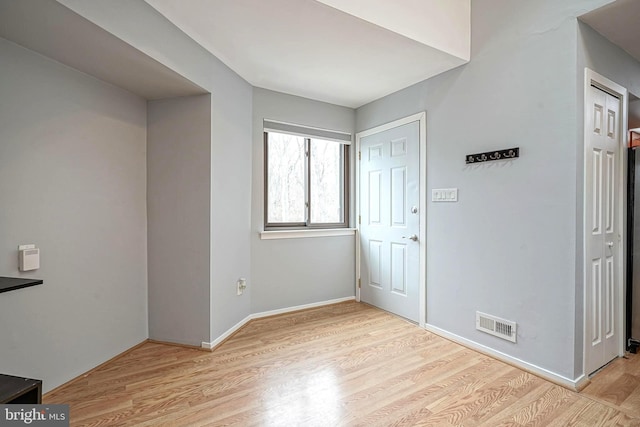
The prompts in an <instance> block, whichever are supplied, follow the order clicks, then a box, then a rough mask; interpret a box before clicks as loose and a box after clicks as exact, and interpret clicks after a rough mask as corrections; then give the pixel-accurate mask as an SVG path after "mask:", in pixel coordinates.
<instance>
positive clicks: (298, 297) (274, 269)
mask: <svg viewBox="0 0 640 427" xmlns="http://www.w3.org/2000/svg"><path fill="white" fill-rule="evenodd" d="M265 118H267V119H272V120H279V121H285V122H289V123H296V124H301V125H307V126H313V127H319V128H325V129H332V130H340V131H344V132H350V133H353V128H354V120H355V114H354V111H353V110H352V109H350V108H345V107H339V106H336V105H331V104H326V103H323V102H318V101H312V100H309V99H305V98H299V97H296V96H291V95H285V94H282V93H277V92H272V91H269V90H266V89H259V88H255V89H254V91H253V187H252V194H253V196H252V208H251V212H252V222H251V229H252V233H251V272H252V283H253V285H252V287H253V289H252V291H251V292H252V293H251V311H252V312H253V313H258V312H263V311H268V310H276V309H281V308H286V307H292V306H297V305H303V304H310V303H315V302H321V301H327V300H331V299H336V298H344V297H349V296H354V295H355V286H354V283H355V279H354V278H355V264H354V262H355V261H354V259H355V240H354V236H339V237H316V238H305V239H286V240H260V236H259V232H260V231H262V230H263V224H264V197H263V196H264V195H263V192H264V163H263V162H264V139H263V133H262V129H263V127H262V121H263V119H265Z"/></svg>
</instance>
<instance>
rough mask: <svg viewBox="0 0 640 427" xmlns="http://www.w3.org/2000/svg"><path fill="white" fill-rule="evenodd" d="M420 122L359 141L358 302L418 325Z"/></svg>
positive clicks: (375, 134)
mask: <svg viewBox="0 0 640 427" xmlns="http://www.w3.org/2000/svg"><path fill="white" fill-rule="evenodd" d="M419 137H420V122H419V121H415V122H410V123H407V124H404V125H401V126H397V127H393V128H391V129H388V130H385V131H382V132H379V133H374V134H372V135H369V136H366V137H363V138H361V139H360V173H359V182H360V189H359V194H360V204H359V206H360V278H361V282H360V283H361V285H360V286H361V288H360V299H361V301H364V302H366V303H368V304H372V305H375V306H377V307H380V308H382V309H383V310H387V311H390V312H392V313H395V314H398V315H399V316H402V317H405V318H407V319H409V320H411V321H414V322H419V321H420V320H419V317H420V301H419V294H420V289H419V281H420V259H419V258H420V245H421V242H420V239H419V236H420V215H421V212H420V140H419Z"/></svg>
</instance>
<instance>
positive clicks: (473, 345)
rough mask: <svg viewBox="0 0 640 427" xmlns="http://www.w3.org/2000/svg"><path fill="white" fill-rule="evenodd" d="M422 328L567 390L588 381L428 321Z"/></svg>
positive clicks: (581, 385) (580, 387)
mask: <svg viewBox="0 0 640 427" xmlns="http://www.w3.org/2000/svg"><path fill="white" fill-rule="evenodd" d="M424 328H425V329H426V330H427V331H429V332H433V333H434V334H436V335H439V336H441V337H443V338H446V339H448V340H450V341H453V342H455V343H457V344H460V345H463V346H465V347H467V348H470V349H471V350H475V351H477V352H479V353H482V354H485V355H487V356H491V357H493V358H495V359H498V360H500V361H502V362H505V363H508V364H509V365H512V366H515V367H516V368H519V369H522V370H523V371H526V372H529V373H531V374H534V375H537V376H539V377H541V378H544V379H545V380H547V381H551V382H552V383H555V384H557V385H559V386H562V387H565V388H568V389H569V390H573V391H579V390H581V389H582V388H584V387H585V386H586V384H587V383H588V382H589V379H588V378H586V377H585V376H584V375H581V376H580V377H579V378H577V379H575V380H572V379H569V378H566V377H564V376H562V375H559V374H556V373H555V372H551V371H549V370H547V369H544V368H541V367H540V366H536V365H534V364H532V363H529V362H525V361H524V360H520V359H518V358H516V357H513V356H509V355H508V354H505V353H502V352H500V351H498V350H494V349H492V348H490V347H487V346H485V345H482V344H479V343H477V342H475V341H471V340H469V339H467V338H463V337H461V336H459V335H456V334H452V333H451V332H447V331H445V330H444V329H440V328H438V327H437V326H433V325H430V324H428V323H427V324H426V325H425V326H424Z"/></svg>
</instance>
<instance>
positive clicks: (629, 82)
mask: <svg viewBox="0 0 640 427" xmlns="http://www.w3.org/2000/svg"><path fill="white" fill-rule="evenodd" d="M577 34H578V38H577V46H578V51H577V58H578V61H577V70H576V75H577V76H578V78H577V89H576V96H577V99H578V105H579V106H582V105H584V69H585V67H588V68H590V69H592V70H594V71H595V72H597V73H599V74H601V75H603V76H604V77H606V78H608V79H610V80H613V81H614V82H616V83H618V84H619V85H622V86H623V87H625V88H627V89H628V90H629V92H630V93H633V94H635V95H640V63H639V62H638V61H636V60H635V59H633V58H632V57H631V56H629V54H627V53H626V52H625V51H624V50H622V49H620V48H619V47H617V46H615V45H613V44H612V43H611V42H609V41H608V40H606V39H605V38H604V37H602V36H601V35H600V34H599V33H597V32H596V31H594V30H593V29H592V28H591V27H589V26H588V25H586V24H583V23H581V22H580V23H579V24H578V32H577ZM577 115H578V126H577V129H578V144H577V158H578V161H577V165H578V171H577V182H576V187H577V188H578V192H577V200H576V202H577V207H578V210H580V209H582V206H583V203H584V199H583V197H582V194H583V176H584V168H583V167H582V165H583V164H584V148H583V147H584V145H583V144H584V120H583V115H584V112H583V110H582V107H580V108H579V109H578V112H577ZM576 221H577V227H576V234H577V237H578V239H577V247H576V253H577V256H576V261H577V263H576V267H577V268H576V277H577V280H576V303H577V304H576V354H578V349H580V350H581V349H582V348H583V336H582V330H583V324H584V322H583V317H584V310H583V299H584V292H583V287H584V286H583V284H582V282H583V280H584V275H583V263H582V257H583V251H582V246H583V239H582V232H583V231H582V230H583V222H582V216H579V217H577V218H576ZM634 274H635V272H634ZM623 286H624V285H623ZM623 327H624V325H623ZM576 366H580V367H581V366H582V357H581V353H580V358H579V360H576Z"/></svg>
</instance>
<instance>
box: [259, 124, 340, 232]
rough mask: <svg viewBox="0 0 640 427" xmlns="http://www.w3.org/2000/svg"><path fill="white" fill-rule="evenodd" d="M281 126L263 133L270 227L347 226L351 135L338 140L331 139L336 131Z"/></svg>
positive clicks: (267, 215)
mask: <svg viewBox="0 0 640 427" xmlns="http://www.w3.org/2000/svg"><path fill="white" fill-rule="evenodd" d="M266 123H267V122H266V121H265V124H266ZM269 123H271V124H272V123H277V122H269ZM277 124H278V125H280V126H278V130H272V129H269V128H267V126H265V132H264V141H265V229H278V228H306V227H308V228H312V227H315V228H337V227H346V226H347V222H348V212H347V207H348V205H349V203H348V199H347V196H348V191H347V188H348V178H347V177H348V175H349V174H348V158H349V145H348V142H350V140H351V136H350V135H349V134H342V133H340V135H341V140H338V141H336V140H335V139H333V138H332V139H329V138H327V137H326V132H332V131H322V130H319V129H308V128H302V127H300V126H297V125H286V126H287V128H286V129H285V130H287V132H283V129H282V127H283V125H285V124H280V123H277ZM272 127H275V126H273V125H272V126H270V128H272ZM291 127H294V128H295V129H294V130H297V131H298V132H292V131H291ZM301 130H302V131H303V132H304V133H303V134H302V133H301V132H300V131H301ZM310 131H316V132H310ZM323 132H325V133H323ZM310 133H319V134H320V135H321V136H324V138H323V137H316V136H314V135H310ZM347 137H348V141H345V139H346V138H347Z"/></svg>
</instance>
